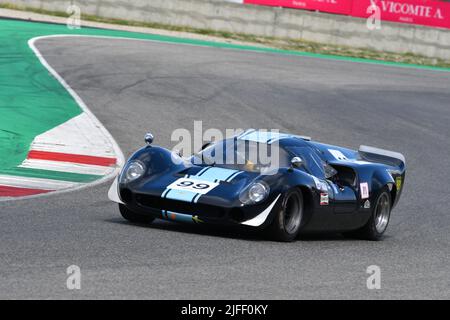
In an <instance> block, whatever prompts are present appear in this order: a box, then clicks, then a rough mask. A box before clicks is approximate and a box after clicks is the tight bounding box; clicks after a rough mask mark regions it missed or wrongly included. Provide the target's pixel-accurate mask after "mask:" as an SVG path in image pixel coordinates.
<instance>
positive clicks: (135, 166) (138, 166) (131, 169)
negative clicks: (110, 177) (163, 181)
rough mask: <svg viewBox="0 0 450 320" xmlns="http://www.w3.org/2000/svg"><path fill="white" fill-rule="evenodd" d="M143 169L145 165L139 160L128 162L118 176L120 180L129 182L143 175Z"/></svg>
mask: <svg viewBox="0 0 450 320" xmlns="http://www.w3.org/2000/svg"><path fill="white" fill-rule="evenodd" d="M145 169H146V168H145V165H144V164H143V163H142V162H140V161H132V162H130V163H129V164H128V165H127V166H126V167H125V170H124V171H123V172H122V174H121V176H120V182H122V183H129V182H132V181H134V180H136V179H139V178H140V177H142V176H143V175H144V173H145Z"/></svg>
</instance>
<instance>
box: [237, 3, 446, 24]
mask: <svg viewBox="0 0 450 320" xmlns="http://www.w3.org/2000/svg"><path fill="white" fill-rule="evenodd" d="M243 1H244V4H257V5H265V6H277V7H286V8H295V9H304V10H318V11H322V12H328V13H336V14H343V15H349V16H354V17H360V18H368V17H369V16H371V15H373V14H374V12H375V10H376V11H377V13H379V16H380V18H381V20H385V21H394V22H402V23H410V24H420V25H425V26H432V27H441V28H450V2H444V1H436V0H243Z"/></svg>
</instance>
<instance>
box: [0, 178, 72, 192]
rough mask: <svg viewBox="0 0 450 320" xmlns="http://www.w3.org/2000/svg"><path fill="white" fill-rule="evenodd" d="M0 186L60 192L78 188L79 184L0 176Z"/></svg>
mask: <svg viewBox="0 0 450 320" xmlns="http://www.w3.org/2000/svg"><path fill="white" fill-rule="evenodd" d="M0 185H5V186H10V187H17V188H29V189H42V190H62V189H68V188H73V187H79V186H80V183H76V182H67V181H59V180H49V179H41V178H28V177H16V176H8V175H0Z"/></svg>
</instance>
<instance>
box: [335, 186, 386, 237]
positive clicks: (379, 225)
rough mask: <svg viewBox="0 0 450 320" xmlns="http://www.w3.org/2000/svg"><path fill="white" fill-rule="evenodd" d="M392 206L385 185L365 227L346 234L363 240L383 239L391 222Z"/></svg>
mask: <svg viewBox="0 0 450 320" xmlns="http://www.w3.org/2000/svg"><path fill="white" fill-rule="evenodd" d="M391 208H392V204H391V194H390V192H389V190H388V188H387V187H385V188H383V189H382V190H381V191H380V193H379V194H378V196H377V199H376V201H375V205H373V206H372V214H371V216H370V219H369V221H367V223H366V224H365V225H364V227H362V228H361V229H358V230H355V231H352V232H347V233H345V234H344V235H346V236H349V237H352V238H357V239H362V240H371V241H378V240H381V239H382V238H383V234H384V233H385V231H386V229H387V226H388V224H389V220H390V217H391ZM382 211H383V212H382Z"/></svg>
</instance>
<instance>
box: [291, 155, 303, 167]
mask: <svg viewBox="0 0 450 320" xmlns="http://www.w3.org/2000/svg"><path fill="white" fill-rule="evenodd" d="M303 164H304V162H303V159H302V158H300V157H293V158H292V159H291V165H292V166H293V167H294V168H300V167H301V166H302V165H303Z"/></svg>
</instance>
